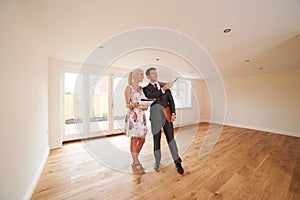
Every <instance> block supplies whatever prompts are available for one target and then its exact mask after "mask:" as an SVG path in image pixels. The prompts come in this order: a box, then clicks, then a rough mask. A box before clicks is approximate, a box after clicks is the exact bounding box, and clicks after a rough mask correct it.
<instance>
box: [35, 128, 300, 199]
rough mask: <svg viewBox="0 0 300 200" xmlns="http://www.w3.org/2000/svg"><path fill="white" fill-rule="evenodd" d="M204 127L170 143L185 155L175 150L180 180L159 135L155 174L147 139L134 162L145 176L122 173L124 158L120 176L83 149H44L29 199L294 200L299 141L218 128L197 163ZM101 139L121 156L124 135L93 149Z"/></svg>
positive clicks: (298, 194)
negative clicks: (158, 164) (190, 138)
mask: <svg viewBox="0 0 300 200" xmlns="http://www.w3.org/2000/svg"><path fill="white" fill-rule="evenodd" d="M208 128H209V124H208V123H201V124H199V125H197V126H187V127H184V128H182V129H181V131H182V130H183V131H182V133H183V134H191V132H193V131H195V130H196V134H195V137H194V138H193V141H192V143H189V141H188V140H187V141H185V140H184V137H178V138H177V142H178V143H179V145H178V146H180V148H179V149H180V150H181V149H185V151H183V152H182V151H180V153H181V157H182V159H183V163H182V165H183V167H184V169H185V174H184V175H180V174H178V173H177V171H176V169H175V167H174V164H172V162H171V159H170V154H169V150H168V149H167V146H166V141H165V139H164V137H162V139H163V142H162V143H163V146H164V147H165V148H163V151H164V152H163V157H165V158H166V159H165V160H163V162H162V165H161V168H160V169H159V170H158V171H153V170H152V162H153V156H152V152H151V151H152V138H151V137H150V138H147V142H146V143H145V146H144V149H143V151H144V155H143V156H141V162H142V163H143V164H144V166H146V167H147V171H146V173H145V174H133V173H129V172H128V171H130V162H131V159H130V157H125V159H124V160H125V162H123V161H122V162H120V163H121V165H120V164H116V166H118V167H119V169H121V171H120V170H116V169H112V168H109V167H107V166H106V164H102V163H101V162H99V161H97V159H96V157H95V156H92V155H91V152H89V151H87V149H86V145H87V144H86V143H85V144H83V143H82V142H73V143H67V144H64V145H63V147H62V148H60V149H55V150H51V151H50V155H49V158H48V160H47V163H46V165H45V167H44V170H43V173H42V175H41V177H40V180H39V183H38V185H37V187H36V189H35V191H34V194H33V196H32V200H40V199H43V200H44V199H60V200H61V199H72V200H73V199H74V200H77V199H78V200H82V199H187V200H190V199H194V200H196V199H204V200H206V199H224V200H226V199H228V200H235V199H237V200H240V199H247V200H248V199H250V200H251V199H253V200H260V199H262V200H277V199H278V200H300V138H297V137H290V136H284V135H279V134H274V133H268V132H263V131H256V130H250V129H243V128H236V127H230V126H224V127H223V131H222V134H221V136H220V138H219V140H218V142H217V144H216V145H215V146H214V148H213V150H212V151H211V152H210V153H209V154H208V155H207V156H206V157H204V158H200V157H199V151H200V147H201V145H202V143H203V140H204V137H205V135H206V133H207V130H208ZM182 133H180V134H181V136H182V135H183V134H182ZM178 135H179V134H178ZM183 136H184V135H183ZM179 139H181V140H183V142H182V141H178V140H179ZM103 140H107V141H110V142H111V144H114V145H116V146H118V148H120V149H123V150H124V149H126V148H129V140H128V138H126V137H125V136H116V137H111V138H105V139H103V138H102V139H95V140H93V145H94V146H95V145H96V146H97V145H98V146H101V145H102V144H103V145H104V143H103ZM182 143H183V145H182ZM184 143H186V144H184ZM100 151H101V152H100V153H101V154H105V155H110V156H108V157H107V158H110V159H111V161H110V162H112V163H113V162H114V159H116V158H115V157H114V154H113V153H112V154H110V152H105V151H103V150H101V149H100ZM129 155H130V154H129ZM117 159H119V158H117Z"/></svg>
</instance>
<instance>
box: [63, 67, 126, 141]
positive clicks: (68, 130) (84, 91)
mask: <svg viewBox="0 0 300 200" xmlns="http://www.w3.org/2000/svg"><path fill="white" fill-rule="evenodd" d="M126 86H127V78H122V77H120V76H116V75H113V74H108V75H103V76H101V77H100V76H99V74H97V73H92V72H84V73H83V72H82V73H81V74H80V75H79V74H78V73H73V72H64V90H63V91H64V98H63V99H64V103H63V107H64V136H63V140H64V141H67V140H73V139H82V138H91V137H98V136H106V135H111V134H116V133H123V131H124V125H125V124H124V123H125V121H124V120H125V114H126V104H125V96H124V92H125V88H126Z"/></svg>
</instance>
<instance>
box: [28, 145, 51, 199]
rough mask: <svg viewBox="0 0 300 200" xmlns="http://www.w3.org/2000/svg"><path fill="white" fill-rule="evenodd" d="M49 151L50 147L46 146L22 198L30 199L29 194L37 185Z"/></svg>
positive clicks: (30, 194)
mask: <svg viewBox="0 0 300 200" xmlns="http://www.w3.org/2000/svg"><path fill="white" fill-rule="evenodd" d="M49 152H50V148H49V147H48V148H47V150H46V152H45V154H44V156H43V159H42V160H41V163H40V165H39V166H38V169H37V171H36V173H35V176H34V178H33V180H32V182H31V184H30V186H29V187H28V189H27V192H26V194H25V196H24V198H23V199H24V200H30V199H31V196H32V194H33V192H34V190H35V187H36V186H37V184H38V182H39V179H40V176H41V174H42V172H43V169H44V166H45V164H46V162H47V159H48V155H49Z"/></svg>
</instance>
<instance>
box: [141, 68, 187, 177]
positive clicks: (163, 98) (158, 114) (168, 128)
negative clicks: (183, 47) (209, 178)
mask: <svg viewBox="0 0 300 200" xmlns="http://www.w3.org/2000/svg"><path fill="white" fill-rule="evenodd" d="M146 76H147V78H148V79H149V81H150V83H149V84H148V85H147V86H146V87H144V88H143V91H144V94H145V96H146V97H147V98H148V99H155V101H154V102H153V103H152V104H151V107H150V121H151V129H152V134H153V143H154V158H155V162H154V165H153V168H154V169H155V170H157V169H158V168H159V164H160V160H161V150H160V146H161V145H160V140H161V129H162V128H163V130H164V133H165V135H166V138H167V142H168V146H169V150H170V152H171V155H172V158H173V160H174V163H175V167H176V169H177V171H178V173H179V174H183V173H184V170H183V168H182V166H181V162H182V160H181V158H180V157H179V154H178V148H177V145H176V141H175V139H174V129H173V121H174V120H175V119H176V112H175V104H174V100H173V97H172V94H171V91H170V90H169V89H170V88H171V87H172V85H173V82H169V83H162V82H158V75H157V72H156V69H155V68H154V67H151V68H149V69H147V70H146ZM167 106H169V107H170V112H171V113H170V114H171V121H170V122H168V120H167V119H166V115H165V114H164V111H163V108H165V107H167Z"/></svg>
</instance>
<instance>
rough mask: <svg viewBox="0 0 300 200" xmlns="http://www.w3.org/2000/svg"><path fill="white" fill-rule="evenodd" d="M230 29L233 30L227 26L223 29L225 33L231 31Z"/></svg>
mask: <svg viewBox="0 0 300 200" xmlns="http://www.w3.org/2000/svg"><path fill="white" fill-rule="evenodd" d="M230 31H231V29H230V28H226V29H224V30H223V32H224V33H229V32H230Z"/></svg>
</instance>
